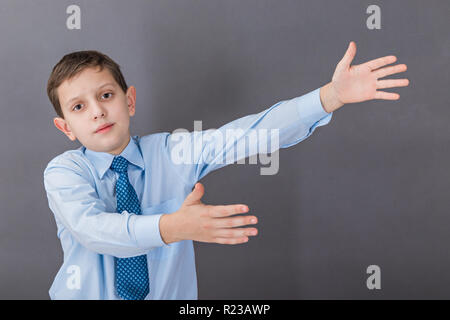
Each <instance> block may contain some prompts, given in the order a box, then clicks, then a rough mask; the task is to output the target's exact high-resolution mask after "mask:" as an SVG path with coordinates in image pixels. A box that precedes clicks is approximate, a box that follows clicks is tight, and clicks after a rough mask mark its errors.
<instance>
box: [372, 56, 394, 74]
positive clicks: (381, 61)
mask: <svg viewBox="0 0 450 320" xmlns="http://www.w3.org/2000/svg"><path fill="white" fill-rule="evenodd" d="M395 61H397V57H396V56H385V57H381V58H377V59H374V60H371V61H368V62H366V63H365V64H366V65H368V66H369V68H370V70H372V71H373V70H376V69H378V68H381V67H383V66H385V65H388V64H391V63H394V62H395Z"/></svg>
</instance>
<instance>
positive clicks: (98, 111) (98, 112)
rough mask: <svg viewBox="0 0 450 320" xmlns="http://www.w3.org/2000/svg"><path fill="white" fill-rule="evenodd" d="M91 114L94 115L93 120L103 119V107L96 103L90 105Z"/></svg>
mask: <svg viewBox="0 0 450 320" xmlns="http://www.w3.org/2000/svg"><path fill="white" fill-rule="evenodd" d="M92 112H93V114H94V119H95V120H97V119H98V118H103V117H105V110H104V109H103V107H102V106H101V105H100V104H98V103H93V104H92Z"/></svg>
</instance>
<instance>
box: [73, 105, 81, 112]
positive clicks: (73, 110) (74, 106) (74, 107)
mask: <svg viewBox="0 0 450 320" xmlns="http://www.w3.org/2000/svg"><path fill="white" fill-rule="evenodd" d="M78 106H81V104H77V105H76V106H74V107H73V108H72V110H73V111H77V110H75V108H76V107H78ZM78 110H80V109H78Z"/></svg>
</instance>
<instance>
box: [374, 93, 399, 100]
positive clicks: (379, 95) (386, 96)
mask: <svg viewBox="0 0 450 320" xmlns="http://www.w3.org/2000/svg"><path fill="white" fill-rule="evenodd" d="M375 99H383V100H398V99H400V95H399V94H398V93H393V92H384V91H376V92H375Z"/></svg>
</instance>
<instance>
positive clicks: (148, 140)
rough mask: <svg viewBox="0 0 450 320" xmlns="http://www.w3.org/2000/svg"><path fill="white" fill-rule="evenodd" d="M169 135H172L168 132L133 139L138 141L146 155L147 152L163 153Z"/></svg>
mask: <svg viewBox="0 0 450 320" xmlns="http://www.w3.org/2000/svg"><path fill="white" fill-rule="evenodd" d="M169 135H170V133H168V132H158V133H152V134H148V135H145V136H142V137H138V136H134V137H133V138H134V139H136V141H138V143H139V146H140V148H141V150H142V151H143V152H144V153H146V152H147V151H161V149H164V148H165V147H166V144H167V137H168V136H169Z"/></svg>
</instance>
